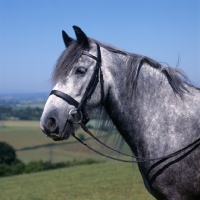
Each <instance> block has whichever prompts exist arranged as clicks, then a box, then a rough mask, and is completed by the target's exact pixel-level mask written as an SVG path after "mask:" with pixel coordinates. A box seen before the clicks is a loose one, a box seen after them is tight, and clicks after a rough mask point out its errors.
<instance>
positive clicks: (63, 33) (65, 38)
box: [62, 31, 73, 48]
mask: <svg viewBox="0 0 200 200" xmlns="http://www.w3.org/2000/svg"><path fill="white" fill-rule="evenodd" d="M62 37H63V41H64V43H65V46H66V48H67V47H69V45H70V44H71V42H72V41H73V39H72V38H71V37H69V36H68V35H67V33H66V32H65V31H62Z"/></svg>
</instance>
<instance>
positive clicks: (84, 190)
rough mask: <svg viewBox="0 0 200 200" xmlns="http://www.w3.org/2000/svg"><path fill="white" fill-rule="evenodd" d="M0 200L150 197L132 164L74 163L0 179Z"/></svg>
mask: <svg viewBox="0 0 200 200" xmlns="http://www.w3.org/2000/svg"><path fill="white" fill-rule="evenodd" d="M0 199H1V200H47V199H48V200H100V199H101V200H108V199H109V200H129V199H131V200H153V199H154V198H152V197H151V195H150V194H149V193H148V192H147V191H146V189H145V188H144V186H143V182H142V179H141V176H140V174H139V171H138V169H137V167H136V165H135V164H134V165H132V164H124V163H118V162H106V163H100V164H92V165H84V166H76V167H71V168H63V169H58V170H51V171H45V172H38V173H32V174H24V175H18V176H12V177H6V178H0Z"/></svg>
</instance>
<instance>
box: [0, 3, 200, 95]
mask: <svg viewBox="0 0 200 200" xmlns="http://www.w3.org/2000/svg"><path fill="white" fill-rule="evenodd" d="M73 25H76V26H79V27H80V28H81V29H82V30H83V31H84V32H85V33H86V35H88V36H89V37H92V38H94V39H96V40H99V41H102V42H105V43H108V44H112V45H114V46H116V47H118V48H121V49H123V50H126V51H128V52H132V53H137V54H142V55H145V56H148V57H151V58H153V59H155V60H157V61H159V62H166V63H168V64H169V65H171V66H173V67H176V65H177V62H178V60H179V66H178V67H179V68H181V69H182V70H183V71H184V72H185V73H186V74H187V76H188V77H189V79H190V81H191V82H192V83H193V84H195V85H196V86H198V87H200V0H192V1H189V0H9V1H7V0H0V94H9V93H35V92H50V90H51V89H52V83H51V74H52V71H53V68H54V66H55V63H56V60H57V59H58V57H59V55H60V54H61V52H62V51H63V50H64V49H65V47H64V44H63V41H62V36H61V31H62V30H65V31H66V32H67V33H68V35H70V36H71V37H73V38H75V34H74V31H73V29H72V26H73Z"/></svg>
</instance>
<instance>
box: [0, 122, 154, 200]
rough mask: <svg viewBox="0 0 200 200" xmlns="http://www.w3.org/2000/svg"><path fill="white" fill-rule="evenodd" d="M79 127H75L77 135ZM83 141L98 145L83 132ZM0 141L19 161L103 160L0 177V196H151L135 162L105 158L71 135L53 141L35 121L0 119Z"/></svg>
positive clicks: (37, 199)
mask: <svg viewBox="0 0 200 200" xmlns="http://www.w3.org/2000/svg"><path fill="white" fill-rule="evenodd" d="M80 133H82V134H83V131H82V130H78V131H77V133H76V134H77V135H78V134H80ZM85 138H86V140H85V142H87V143H90V144H91V145H93V146H95V149H100V147H99V146H97V145H96V144H95V143H94V142H91V140H90V138H89V137H88V136H87V135H85ZM0 141H5V142H8V143H9V144H11V145H12V146H13V147H14V148H15V149H16V150H17V156H18V158H19V159H21V160H22V161H23V162H29V161H31V160H43V161H48V160H51V161H52V162H59V161H67V160H73V159H77V160H85V159H87V158H92V159H95V160H105V161H107V162H104V163H100V164H92V165H84V166H76V167H71V168H64V169H58V170H51V171H45V172H38V173H32V174H23V175H18V176H11V177H4V178H0V199H1V200H29V199H30V200H46V199H48V200H57V199H58V200H62V199H63V200H64V199H69V200H71V199H72V200H74V199H75V200H76V199H77V200H79V199H80V200H84V199H87V200H90V199H92V200H98V199H103V200H106V199H113V200H117V199H120V200H121V199H126V200H127V199H136V200H143V199H144V200H151V199H153V198H152V197H151V196H150V195H149V194H148V192H147V191H146V189H145V187H144V185H143V182H142V179H141V175H140V173H139V171H138V168H137V165H135V164H134V165H133V164H124V163H119V162H111V161H108V160H106V159H105V158H104V157H101V156H99V155H97V154H95V153H93V152H92V151H90V150H88V149H87V148H86V147H85V146H83V145H81V144H80V143H78V142H77V141H75V140H74V139H73V138H72V137H71V138H70V139H69V140H67V141H62V142H54V141H53V140H51V139H50V138H47V137H45V135H44V134H43V133H42V132H41V130H40V128H39V122H38V121H0Z"/></svg>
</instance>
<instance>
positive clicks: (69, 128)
mask: <svg viewBox="0 0 200 200" xmlns="http://www.w3.org/2000/svg"><path fill="white" fill-rule="evenodd" d="M73 131H74V127H73V124H71V123H69V122H67V123H66V125H65V127H64V129H63V131H62V132H61V133H59V134H57V133H51V134H50V135H49V137H50V138H52V139H53V140H54V141H62V140H67V139H68V138H69V137H70V135H71V134H72V133H73Z"/></svg>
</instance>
